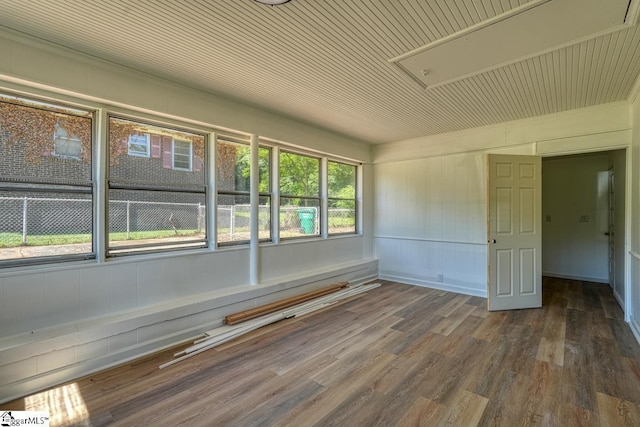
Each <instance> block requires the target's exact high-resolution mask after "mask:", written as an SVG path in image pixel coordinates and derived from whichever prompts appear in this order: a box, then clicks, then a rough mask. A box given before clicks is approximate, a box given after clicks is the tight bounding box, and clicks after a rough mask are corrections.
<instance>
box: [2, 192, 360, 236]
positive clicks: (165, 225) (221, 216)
mask: <svg viewBox="0 0 640 427" xmlns="http://www.w3.org/2000/svg"><path fill="white" fill-rule="evenodd" d="M0 212H1V215H0V248H1V247H5V248H6V247H16V246H25V245H56V244H65V243H86V242H91V233H92V228H93V205H92V201H91V197H90V195H77V196H76V195H73V196H67V195H65V197H56V198H54V197H4V196H1V195H0ZM270 212H271V207H270V206H269V205H261V206H259V236H260V238H261V239H269V238H270V237H271V236H270V228H271V223H270V217H271V215H270ZM249 218H250V205H248V204H247V205H241V204H236V205H219V206H218V211H217V221H218V240H219V241H221V242H233V241H243V240H249V239H250V221H249ZM319 219H320V217H319V215H318V208H317V207H306V208H300V207H295V206H283V207H281V208H280V218H279V220H280V232H281V235H282V237H295V236H304V235H318V234H319V230H320V223H319ZM328 224H329V233H345V232H355V210H354V209H338V208H332V209H329V211H328ZM205 229H206V207H205V206H204V204H201V203H171V202H149V201H135V200H110V201H109V232H110V235H111V239H112V240H129V239H137V238H145V232H157V231H167V232H168V233H169V235H171V234H173V233H176V234H177V233H178V232H180V233H182V234H185V233H187V234H188V233H192V234H194V235H200V234H204V233H205ZM134 233H137V234H135V235H134Z"/></svg>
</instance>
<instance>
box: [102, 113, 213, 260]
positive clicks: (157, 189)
mask: <svg viewBox="0 0 640 427" xmlns="http://www.w3.org/2000/svg"><path fill="white" fill-rule="evenodd" d="M111 120H120V121H125V122H129V123H133V124H134V125H141V126H143V127H144V126H146V127H149V128H158V129H160V130H162V131H168V132H176V133H182V134H190V135H195V136H199V137H202V138H203V145H204V157H205V158H204V159H202V171H201V172H202V173H203V174H204V175H203V179H202V184H197V185H196V184H187V185H170V184H163V183H157V182H153V183H152V182H151V181H136V180H129V179H122V178H115V179H113V177H112V175H111V170H112V168H113V166H111V165H110V160H111V139H110V126H111ZM106 122H107V123H106V125H107V132H106V135H107V136H106V140H105V144H106V152H107V155H106V171H105V176H106V188H105V221H104V229H105V236H106V237H105V243H104V251H105V258H115V257H121V256H130V255H147V254H153V253H163V252H177V251H185V250H192V249H203V248H207V247H208V245H209V240H210V236H209V227H208V225H207V222H208V221H209V215H208V214H205V215H204V222H203V224H201V227H200V229H201V230H202V231H203V233H204V238H203V239H186V240H183V241H181V242H180V243H175V242H159V243H155V244H154V243H151V244H138V245H117V246H112V245H111V239H110V235H109V214H110V208H109V204H110V201H111V199H110V196H109V193H110V192H111V191H113V190H130V191H147V192H150V193H174V194H199V195H202V197H203V202H202V205H201V206H204V210H205V212H208V210H209V209H210V207H209V206H208V202H209V197H208V194H209V191H210V190H209V179H208V166H207V165H208V162H209V157H210V156H209V150H208V145H209V134H208V133H207V132H205V131H202V130H200V129H190V128H188V127H181V126H179V125H175V124H173V123H164V122H160V121H156V120H153V119H149V118H145V117H143V118H140V117H130V116H127V115H123V114H119V113H117V112H109V111H107V112H106ZM151 133H152V132H149V133H145V135H149V138H148V140H149V150H151V147H150V141H151V138H150V136H151ZM154 134H155V133H154ZM159 134H161V133H159ZM171 138H172V142H171V146H170V147H171V163H172V164H171V168H168V170H171V171H173V170H174V169H173V148H174V144H173V140H175V138H173V136H171ZM180 140H182V141H184V139H180ZM189 142H190V143H191V144H190V145H191V150H192V153H193V143H192V141H189ZM127 154H128V153H127ZM134 157H141V156H134ZM160 159H161V160H162V155H161V156H160ZM154 160H155V158H153V157H152V156H150V158H149V161H154ZM191 162H193V160H191ZM191 165H192V166H193V163H191ZM162 169H167V168H165V167H164V166H163V167H162ZM178 170H179V169H178ZM160 173H161V172H160ZM158 203H173V202H158Z"/></svg>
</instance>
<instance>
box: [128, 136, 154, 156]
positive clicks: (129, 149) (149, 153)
mask: <svg viewBox="0 0 640 427" xmlns="http://www.w3.org/2000/svg"><path fill="white" fill-rule="evenodd" d="M141 136H144V138H145V141H146V147H147V150H146V153H141V152H139V151H131V137H141ZM127 154H128V155H129V156H133V157H147V158H148V157H151V137H150V136H149V134H148V133H144V134H142V135H139V134H138V135H129V139H128V140H127Z"/></svg>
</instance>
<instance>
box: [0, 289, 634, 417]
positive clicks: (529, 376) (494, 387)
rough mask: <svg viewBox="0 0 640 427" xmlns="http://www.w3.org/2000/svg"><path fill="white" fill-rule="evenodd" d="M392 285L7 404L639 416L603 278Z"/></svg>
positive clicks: (627, 340)
mask: <svg viewBox="0 0 640 427" xmlns="http://www.w3.org/2000/svg"><path fill="white" fill-rule="evenodd" d="M381 283H383V286H381V287H380V288H377V289H375V290H373V291H370V292H368V293H366V294H362V295H359V296H357V297H355V298H353V299H350V300H348V301H346V302H343V303H341V304H339V305H336V306H333V307H331V308H329V309H326V310H324V311H320V312H316V313H313V314H311V315H307V316H304V317H301V318H295V319H288V320H285V321H282V322H279V323H277V324H274V325H271V326H269V327H266V328H263V329H261V330H258V331H255V332H254V333H252V334H250V335H247V336H245V337H243V338H241V339H240V340H238V341H234V342H230V343H227V344H225V345H223V346H222V347H219V348H218V349H214V350H210V351H207V352H205V353H202V354H199V355H197V356H195V357H192V358H191V359H188V360H186V361H184V362H181V363H179V364H177V365H174V366H172V367H169V368H166V369H163V370H159V369H158V365H160V364H162V363H164V362H167V361H169V360H171V359H172V357H173V356H172V353H173V352H174V351H175V349H173V350H172V351H165V352H163V353H159V354H156V355H154V356H153V357H147V358H144V359H142V360H138V361H136V362H132V363H128V364H126V365H123V366H120V367H117V368H114V369H110V370H107V371H104V372H100V373H97V374H94V375H91V376H88V377H85V378H82V379H80V380H78V381H76V382H73V383H69V384H66V385H62V386H60V387H57V388H54V389H52V390H48V391H46V392H43V393H38V394H36V395H33V396H28V397H26V398H24V399H20V400H17V401H14V402H11V403H8V404H4V405H0V409H14V410H23V409H30V410H49V411H50V412H51V417H52V420H51V425H52V426H58V425H94V426H99V425H122V426H156V425H166V426H173V425H188V426H200V425H201V426H253V425H255V426H276V425H278V426H281V425H282V426H312V425H318V426H332V425H335V426H396V425H397V426H440V425H451V426H475V425H481V426H487V425H492V426H493V425H498V426H528V425H536V426H538V425H549V426H582V425H584V426H639V425H640V347H639V346H638V343H637V342H636V341H635V339H634V337H633V335H632V332H631V330H630V329H629V327H628V325H627V324H626V323H625V322H624V321H623V316H622V311H621V310H620V307H619V306H618V304H617V303H616V301H615V300H614V297H613V295H612V294H611V291H610V289H609V287H608V286H607V285H603V284H593V283H584V282H577V281H568V280H559V279H552V278H545V281H544V286H543V289H544V292H543V295H544V297H543V301H544V303H543V308H541V309H535V310H517V311H505V312H493V313H489V312H487V311H486V300H485V299H483V298H478V297H469V296H465V295H459V294H454V293H450V292H444V291H438V290H432V289H426V288H420V287H415V286H409V285H405V284H399V283H391V282H384V281H383V282H381Z"/></svg>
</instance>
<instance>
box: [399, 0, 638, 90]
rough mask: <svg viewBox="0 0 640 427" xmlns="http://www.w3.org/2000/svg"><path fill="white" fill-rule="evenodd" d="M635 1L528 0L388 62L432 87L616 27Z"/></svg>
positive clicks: (426, 85) (422, 83)
mask: <svg viewBox="0 0 640 427" xmlns="http://www.w3.org/2000/svg"><path fill="white" fill-rule="evenodd" d="M632 3H635V4H632ZM637 3H638V1H637V0H606V1H603V0H532V1H530V2H529V3H527V4H524V5H522V6H520V7H517V8H515V9H512V10H510V11H508V12H505V13H503V14H501V15H498V16H496V17H495V18H493V19H490V20H488V21H485V22H482V23H480V24H477V25H474V26H472V27H469V28H467V29H465V30H463V31H459V32H457V33H454V34H452V35H450V36H448V37H445V38H443V39H441V40H437V41H435V42H433V43H430V44H428V45H425V46H422V47H420V48H418V49H415V50H413V51H411V52H408V53H406V54H403V55H401V56H398V57H396V58H393V59H391V60H390V62H392V63H395V64H397V65H398V66H399V67H400V68H401V69H403V70H404V71H405V72H406V73H408V74H409V75H410V76H411V77H412V78H413V79H415V80H416V81H417V82H418V83H420V84H421V85H422V86H423V87H425V88H434V87H437V86H441V85H444V84H447V83H451V82H453V81H456V80H459V79H462V78H465V77H469V76H471V75H474V74H478V73H480V72H485V71H488V70H491V69H494V68H498V67H500V66H504V65H507V64H509V63H513V62H516V61H520V60H523V59H525V58H529V57H532V56H536V55H539V54H542V53H544V52H547V51H550V50H554V49H557V48H559V47H561V46H563V45H565V46H566V45H569V44H571V43H574V42H577V41H578V40H580V39H584V38H586V37H589V36H592V35H595V34H597V33H603V32H606V31H607V30H609V31H610V30H611V29H615V28H616V27H617V28H619V27H620V26H621V25H622V24H624V23H625V20H626V19H627V13H628V12H629V11H631V10H635V9H637V8H636V7H635V6H637Z"/></svg>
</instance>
